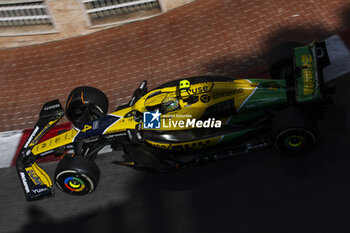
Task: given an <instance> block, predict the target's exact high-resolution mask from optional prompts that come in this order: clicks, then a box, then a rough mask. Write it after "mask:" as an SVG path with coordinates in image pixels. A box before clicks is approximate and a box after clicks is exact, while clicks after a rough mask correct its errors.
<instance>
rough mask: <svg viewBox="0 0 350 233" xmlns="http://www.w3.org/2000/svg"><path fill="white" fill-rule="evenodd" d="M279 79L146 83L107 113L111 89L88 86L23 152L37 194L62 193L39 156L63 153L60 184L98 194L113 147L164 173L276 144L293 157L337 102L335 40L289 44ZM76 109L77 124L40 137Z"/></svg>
mask: <svg viewBox="0 0 350 233" xmlns="http://www.w3.org/2000/svg"><path fill="white" fill-rule="evenodd" d="M269 64H270V75H271V79H233V78H227V77H219V76H199V77H192V78H187V79H180V80H174V81H171V82H168V83H165V84H164V85H161V86H159V87H157V88H155V89H153V90H151V91H147V82H146V81H143V82H142V83H141V85H140V87H139V88H137V89H136V91H135V92H134V95H133V96H132V99H131V100H130V102H129V103H128V104H126V105H123V106H120V107H118V108H117V109H116V111H114V112H112V113H110V114H107V111H108V107H109V106H108V105H109V104H108V99H107V97H106V95H105V94H104V93H103V92H101V91H99V90H98V89H95V88H93V87H88V86H82V87H78V88H76V89H74V90H73V91H72V92H71V93H70V95H69V96H68V100H67V104H66V108H65V110H64V109H63V108H62V106H61V104H60V103H59V101H58V100H54V101H51V102H48V103H46V104H45V105H44V106H43V108H42V110H41V112H40V116H39V120H38V122H37V124H36V125H35V127H34V128H33V130H32V132H31V134H30V136H29V137H28V139H27V140H26V142H25V144H24V146H23V148H22V149H21V151H20V153H19V155H18V158H17V171H18V174H19V177H20V180H21V183H22V186H23V189H24V192H25V195H26V198H27V200H35V199H39V198H41V197H45V196H50V195H52V194H53V185H52V181H51V179H50V177H49V176H48V174H47V173H46V172H45V171H43V170H42V169H41V168H40V167H39V166H38V165H37V164H36V163H35V161H36V159H38V158H41V157H43V156H45V155H48V154H52V153H54V152H56V153H58V152H59V151H61V152H62V153H63V152H67V151H72V152H73V153H64V155H63V156H62V159H61V160H60V162H59V163H58V165H57V168H56V171H55V174H54V182H55V183H56V185H57V187H58V188H59V189H61V190H63V191H64V192H67V193H70V194H77V195H83V194H87V193H90V192H92V191H93V190H94V189H95V188H96V186H97V184H98V181H99V176H100V170H99V168H98V167H97V165H96V164H95V163H94V160H95V158H96V155H97V152H98V151H99V150H100V149H101V148H103V147H104V146H105V145H108V144H110V145H111V146H112V148H122V149H123V151H124V157H123V159H121V160H120V161H116V163H117V164H121V165H127V166H131V167H135V168H148V169H152V170H156V171H160V172H164V171H169V170H174V169H178V168H183V167H186V166H188V165H190V164H193V163H198V162H202V161H209V160H217V159H222V158H227V157H231V156H235V155H241V154H246V153H249V152H252V151H256V150H258V149H261V148H264V147H266V146H269V145H274V146H275V147H276V149H277V150H278V151H280V153H282V154H286V155H294V154H300V153H302V152H304V151H306V150H308V149H310V148H312V147H313V146H314V145H315V144H316V142H317V128H316V124H315V123H316V120H317V119H319V118H321V117H322V109H324V108H325V107H329V106H332V101H331V99H330V97H329V94H330V93H331V89H329V88H327V87H326V84H325V83H324V81H323V74H322V70H323V68H324V67H325V66H327V65H329V59H328V55H327V49H326V46H325V43H323V42H321V43H311V44H310V45H307V46H300V45H299V44H295V43H284V44H281V45H279V46H277V47H276V48H275V49H273V50H272V52H271V55H270V57H269ZM64 113H66V116H67V118H68V119H69V120H70V121H71V122H72V123H73V126H74V127H73V128H72V129H71V130H69V131H66V132H64V133H61V134H59V135H57V136H55V137H53V138H50V139H48V140H46V141H42V142H41V141H40V139H41V138H42V137H43V135H45V134H46V133H47V132H48V131H49V130H50V129H51V128H52V127H53V126H54V125H55V124H56V123H57V122H58V121H59V120H60V119H61V118H62V117H63V115H64Z"/></svg>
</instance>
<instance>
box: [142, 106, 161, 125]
mask: <svg viewBox="0 0 350 233" xmlns="http://www.w3.org/2000/svg"><path fill="white" fill-rule="evenodd" d="M160 115H161V113H160V112H159V110H158V109H157V111H155V112H144V113H143V128H144V129H159V128H160Z"/></svg>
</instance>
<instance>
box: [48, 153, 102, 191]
mask: <svg viewBox="0 0 350 233" xmlns="http://www.w3.org/2000/svg"><path fill="white" fill-rule="evenodd" d="M99 178H100V169H99V168H98V166H97V165H96V164H95V163H94V161H92V160H90V159H88V158H85V157H83V156H74V157H64V158H63V159H62V160H61V161H60V162H59V164H58V165H57V167H56V171H55V183H56V185H57V187H58V188H59V189H61V190H62V191H63V192H66V193H68V194H72V195H85V194H88V193H91V192H93V191H94V190H95V189H96V187H97V184H98V181H99Z"/></svg>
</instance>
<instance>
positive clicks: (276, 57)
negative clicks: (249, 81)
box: [268, 42, 302, 79]
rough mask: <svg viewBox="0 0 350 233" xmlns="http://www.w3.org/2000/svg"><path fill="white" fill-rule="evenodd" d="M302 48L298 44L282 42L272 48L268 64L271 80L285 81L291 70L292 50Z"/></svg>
mask: <svg viewBox="0 0 350 233" xmlns="http://www.w3.org/2000/svg"><path fill="white" fill-rule="evenodd" d="M299 46H302V44H300V43H298V42H284V43H281V44H279V45H277V46H276V47H274V48H272V50H271V52H270V54H269V57H268V64H269V70H270V76H271V78H272V79H285V78H286V77H287V76H288V72H290V71H291V70H292V68H293V56H294V55H293V54H294V53H293V49H294V48H295V47H299Z"/></svg>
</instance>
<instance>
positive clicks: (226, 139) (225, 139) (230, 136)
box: [220, 130, 250, 143]
mask: <svg viewBox="0 0 350 233" xmlns="http://www.w3.org/2000/svg"><path fill="white" fill-rule="evenodd" d="M249 131H250V130H242V131H238V132H234V133H230V134H226V135H225V136H224V137H223V138H222V139H221V141H220V143H225V142H230V141H232V140H234V139H236V138H238V137H239V136H242V135H243V134H245V133H247V132H249Z"/></svg>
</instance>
